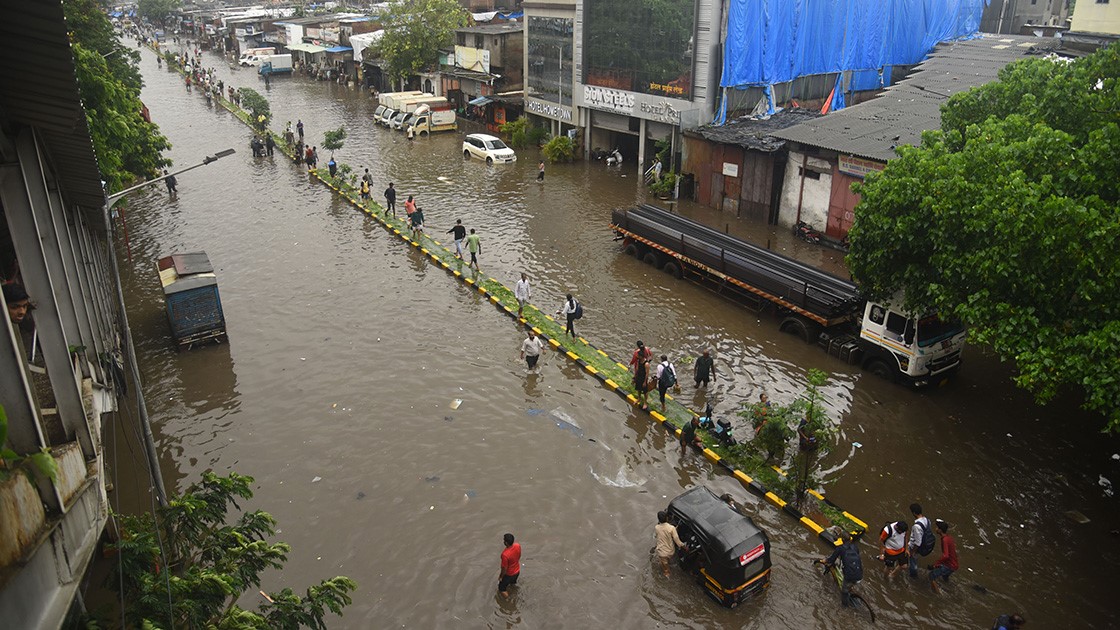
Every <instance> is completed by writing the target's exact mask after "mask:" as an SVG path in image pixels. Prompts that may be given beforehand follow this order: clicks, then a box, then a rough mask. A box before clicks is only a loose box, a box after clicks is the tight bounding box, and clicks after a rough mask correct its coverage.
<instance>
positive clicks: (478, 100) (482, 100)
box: [470, 96, 493, 106]
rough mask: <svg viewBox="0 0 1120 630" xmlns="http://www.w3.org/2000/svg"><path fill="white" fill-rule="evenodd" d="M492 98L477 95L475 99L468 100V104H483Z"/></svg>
mask: <svg viewBox="0 0 1120 630" xmlns="http://www.w3.org/2000/svg"><path fill="white" fill-rule="evenodd" d="M492 100H493V99H491V98H490V97H489V96H480V97H478V98H476V99H474V100H472V101H471V102H470V104H471V105H477V106H481V105H485V104H487V103H490V102H492Z"/></svg>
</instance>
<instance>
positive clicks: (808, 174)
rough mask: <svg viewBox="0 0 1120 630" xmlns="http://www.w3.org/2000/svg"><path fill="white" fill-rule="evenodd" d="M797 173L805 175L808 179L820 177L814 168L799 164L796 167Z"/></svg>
mask: <svg viewBox="0 0 1120 630" xmlns="http://www.w3.org/2000/svg"><path fill="white" fill-rule="evenodd" d="M797 174H798V175H800V176H801V177H805V178H808V179H820V178H821V174H820V173H818V172H816V171H814V170H810V169H805V168H801V167H800V166H798V167H797Z"/></svg>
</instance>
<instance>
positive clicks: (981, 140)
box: [848, 45, 1120, 431]
mask: <svg viewBox="0 0 1120 630" xmlns="http://www.w3.org/2000/svg"><path fill="white" fill-rule="evenodd" d="M1118 76H1120V46H1115V45H1114V46H1111V47H1109V48H1106V49H1104V50H1101V51H1099V52H1097V53H1095V54H1093V55H1091V56H1088V57H1084V58H1082V59H1079V60H1076V61H1066V60H1060V59H1044V58H1038V59H1030V60H1025V61H1020V62H1018V63H1015V64H1012V65H1010V66H1008V67H1006V68H1004V69H1003V70H1002V71H1001V72H1000V74H999V80H998V81H995V82H993V83H989V84H987V85H984V86H981V87H978V88H974V89H972V90H970V91H968V92H964V93H961V94H957V95H955V96H953V97H952V98H951V99H949V101H948V102H947V103H946V104H945V105H944V106H943V108H942V129H941V130H940V131H931V132H926V133H925V134H924V135H923V137H922V142H921V145H920V146H918V147H902V148H900V149H899V157H898V159H895V160H892V161H891V162H890V163H888V165H887V167H886V169H884V170H883V172H882V173H880V174H878V175H876V174H872V175H869V176H868V178H867V180H866V181H865V182H864V183H863V184H861V185H857V186H856V187H855V190H856V192H858V193H860V194H861V195H862V199H861V202H860V204H859V207H858V208H857V209H856V213H855V214H856V218H855V223H854V225H853V226H852V230H851V232H850V238H851V252H850V253H849V255H848V264H849V267H850V269H851V272H852V275H853V276H854V277H855V278H856V279H857V280H858V281H859V282H860V283H861V284H862V286H863V288H864V290H865V291H866V292H867V293H868V294H869V295H871V296H872V297H877V298H889V297H891V296H892V295H894V294H895V292H896V291H898V290H902V292H903V295H904V296H905V297H904V302H905V304H904V306H905V307H906V308H907V309H909V310H911V311H914V312H925V311H927V310H930V309H937V310H939V311H940V312H941V313H943V314H948V315H949V316H952V317H956V318H959V319H960V320H961V321H963V322H964V323H966V324H967V325H968V326H969V327H970V332H969V334H970V337H971V339H972V340H974V341H976V342H979V343H982V344H988V345H990V346H991V347H992V348H993V349H994V350H995V351H996V352H997V353H999V355H1000V356H1001V357H1002V358H1003V359H1004V360H1010V361H1013V362H1014V363H1015V365H1016V367H1017V374H1016V376H1015V382H1016V384H1018V385H1019V386H1020V387H1023V388H1025V389H1027V390H1028V391H1030V392H1032V393H1033V394H1034V395H1035V397H1036V399H1037V400H1038V401H1039V402H1041V403H1045V402H1048V401H1050V400H1051V399H1053V397H1054V396H1055V395H1056V394H1057V393H1058V392H1059V391H1061V390H1062V389H1063V388H1067V387H1074V388H1080V390H1081V392H1083V395H1084V406H1085V408H1087V409H1090V410H1094V411H1097V412H1100V413H1102V414H1104V415H1105V416H1106V418H1107V428H1108V429H1109V430H1112V431H1116V430H1120V373H1118V370H1117V367H1118V362H1117V357H1118V356H1120V248H1118V247H1117V243H1120V212H1118V208H1117V202H1118V200H1120V177H1118V176H1117V174H1118V173H1120V152H1118V151H1117V150H1116V147H1118V146H1120V126H1118V123H1120V92H1118V90H1117V87H1118V86H1117V77H1118Z"/></svg>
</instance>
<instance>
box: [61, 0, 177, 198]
mask: <svg viewBox="0 0 1120 630" xmlns="http://www.w3.org/2000/svg"><path fill="white" fill-rule="evenodd" d="M63 11H64V12H65V15H66V27H67V29H69V32H70V48H71V52H72V53H73V55H74V65H75V68H76V71H77V78H78V91H79V93H80V95H81V99H82V104H83V105H85V108H86V120H87V122H88V123H89V130H90V138H91V140H92V141H93V149H94V151H95V152H96V154H97V166H98V168H99V169H100V170H101V176H102V177H104V178H105V182H106V186H107V187H108V189H109V192H113V191H116V190H120V189H122V188H125V187H126V186H127V185H128V184H129V183H130V182H132V181H134V180H136V179H147V178H149V177H153V176H155V175H156V174H157V173H158V171H159V169H161V168H163V167H164V166H167V165H169V164H170V163H171V162H170V160H167V159H165V158H164V157H163V155H162V153H163V151H165V150H167V149H169V148H171V144H170V143H169V142H168V141H167V138H165V137H164V136H163V135H162V134H161V133H160V132H159V127H158V126H156V125H155V124H153V123H150V122H148V121H146V120H144V118H143V116H141V110H142V109H143V107H144V104H143V103H142V102H140V88H141V86H142V85H143V82H142V80H141V78H140V71H139V69H138V68H137V63H138V61H139V59H140V55H139V54H138V53H136V52H135V51H133V50H129V49H128V48H126V47H125V46H123V45H122V44H121V43H120V40H119V39H118V38H117V35H116V33H115V32H114V31H113V26H112V24H110V23H109V19H108V18H107V17H105V14H104V13H103V12H102V11H101V9H100V7H99V6H98V4H97V2H96V0H65V2H64V3H63Z"/></svg>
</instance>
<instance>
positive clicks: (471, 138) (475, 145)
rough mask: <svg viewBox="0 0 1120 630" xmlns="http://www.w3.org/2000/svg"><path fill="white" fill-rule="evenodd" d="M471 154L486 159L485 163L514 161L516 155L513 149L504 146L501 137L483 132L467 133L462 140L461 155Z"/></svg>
mask: <svg viewBox="0 0 1120 630" xmlns="http://www.w3.org/2000/svg"><path fill="white" fill-rule="evenodd" d="M471 156H474V157H477V158H481V159H483V160H486V163H487V164H493V163H495V162H516V161H517V155H516V154H515V153H514V152H513V149H511V148H509V147H507V146H506V143H504V142H502V140H501V138H495V137H494V136H488V135H486V134H484V133H472V134H468V135H467V137H466V138H465V139H464V140H463V157H465V158H470V157H471Z"/></svg>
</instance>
